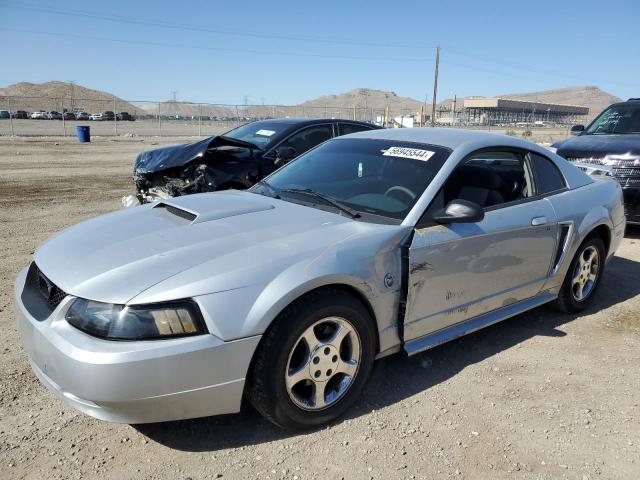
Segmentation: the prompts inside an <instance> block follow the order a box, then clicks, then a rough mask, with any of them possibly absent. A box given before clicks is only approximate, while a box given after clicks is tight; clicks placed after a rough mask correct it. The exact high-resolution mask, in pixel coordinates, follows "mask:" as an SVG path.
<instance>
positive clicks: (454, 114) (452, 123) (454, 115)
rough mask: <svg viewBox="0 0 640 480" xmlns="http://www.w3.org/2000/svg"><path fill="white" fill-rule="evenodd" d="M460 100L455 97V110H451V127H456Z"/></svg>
mask: <svg viewBox="0 0 640 480" xmlns="http://www.w3.org/2000/svg"><path fill="white" fill-rule="evenodd" d="M457 100H458V96H457V95H455V94H454V95H453V108H452V109H451V126H452V127H455V126H456V101H457Z"/></svg>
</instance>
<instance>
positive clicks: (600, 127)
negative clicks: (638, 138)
mask: <svg viewBox="0 0 640 480" xmlns="http://www.w3.org/2000/svg"><path fill="white" fill-rule="evenodd" d="M620 133H640V105H613V106H611V107H609V108H607V109H606V110H605V111H604V112H602V113H601V114H600V116H599V117H598V118H596V119H595V120H594V121H593V123H592V124H591V125H589V127H588V128H587V130H586V131H585V132H584V135H611V134H620Z"/></svg>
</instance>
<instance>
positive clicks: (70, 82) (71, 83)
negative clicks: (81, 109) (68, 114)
mask: <svg viewBox="0 0 640 480" xmlns="http://www.w3.org/2000/svg"><path fill="white" fill-rule="evenodd" d="M69 90H70V92H69V95H70V97H71V111H72V112H74V105H73V80H69ZM74 113H75V112H74Z"/></svg>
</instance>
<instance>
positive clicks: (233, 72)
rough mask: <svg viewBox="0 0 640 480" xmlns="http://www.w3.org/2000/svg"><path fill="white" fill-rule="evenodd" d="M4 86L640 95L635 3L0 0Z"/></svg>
mask: <svg viewBox="0 0 640 480" xmlns="http://www.w3.org/2000/svg"><path fill="white" fill-rule="evenodd" d="M0 18H1V19H2V22H1V23H0V42H1V45H2V53H0V86H6V85H8V84H11V83H16V82H20V81H29V82H44V81H48V80H63V81H68V80H73V81H75V82H76V83H78V84H80V85H83V86H87V87H90V88H96V89H99V90H105V91H109V92H112V93H114V94H116V95H118V96H120V97H123V98H126V99H130V100H164V99H167V98H170V96H171V92H172V91H173V90H176V91H177V97H178V98H179V99H181V100H191V101H203V102H220V103H242V102H243V99H244V97H245V95H246V96H247V97H248V99H249V101H252V102H254V103H262V102H264V103H267V104H270V103H280V104H293V103H298V102H301V101H304V100H307V99H311V98H315V97H317V96H319V95H322V94H333V93H342V92H345V91H348V90H351V89H353V88H356V87H368V88H375V89H381V90H392V91H395V92H396V93H397V94H398V95H402V96H410V97H414V98H417V99H420V100H422V99H424V97H425V94H426V95H428V98H429V99H431V94H432V89H433V58H434V47H435V46H436V45H440V46H441V47H442V53H441V63H440V80H439V87H440V88H439V95H438V97H439V99H443V98H446V97H451V96H453V94H457V95H458V96H466V95H486V96H491V95H498V94H501V93H517V92H527V91H535V90H545V89H551V88H559V87H567V86H575V85H597V86H599V87H601V88H603V89H604V90H607V91H608V92H610V93H612V94H615V95H618V96H620V97H622V98H627V97H631V96H640V55H639V52H640V28H639V25H640V1H638V0H629V1H615V0H614V1H608V2H604V1H602V0H599V1H590V0H581V1H560V0H556V1H546V0H536V1H535V2H520V1H513V0H511V1H491V0H486V1H438V2H433V1H432V2H428V1H419V2H408V1H406V2H402V1H397V0H396V1H392V0H390V1H386V2H382V1H377V0H371V1H366V2H365V1H362V2H360V1H358V2H356V1H345V0H342V1H331V0H325V1H322V2H310V1H300V0H298V1H267V0H261V1H252V2H249V1H242V0H236V1H233V2H229V1H225V2H217V1H187V0H183V1H181V2H176V1H165V0H156V1H133V0H128V1H126V0H111V1H100V2H99V1H90V0H85V1H78V0H66V1H64V2H54V1H51V0H42V1H38V0H26V1H21V0H0Z"/></svg>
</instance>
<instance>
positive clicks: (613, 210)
mask: <svg viewBox="0 0 640 480" xmlns="http://www.w3.org/2000/svg"><path fill="white" fill-rule="evenodd" d="M548 199H549V201H550V202H551V204H552V205H553V208H554V209H555V211H556V214H557V217H558V222H565V223H566V222H568V223H571V224H572V225H573V229H572V233H571V235H572V238H571V240H570V244H569V248H568V249H567V255H566V256H565V257H564V259H563V260H562V264H561V265H560V267H559V268H558V270H557V272H556V273H555V275H553V276H552V277H551V278H550V279H549V281H548V283H547V285H546V286H545V289H549V290H555V291H557V290H559V288H560V287H561V286H562V282H563V280H564V277H565V274H566V272H567V270H568V268H569V265H570V264H571V260H572V259H573V257H574V255H575V254H576V251H577V250H578V247H579V246H580V245H581V244H582V242H584V240H585V238H586V237H587V236H588V235H589V234H590V233H591V232H592V231H593V230H594V229H595V228H597V227H599V226H600V225H604V226H606V227H607V228H608V229H609V233H610V239H611V244H610V246H609V250H608V252H607V258H610V257H611V256H612V255H613V254H614V253H615V251H616V250H617V249H618V247H619V245H620V242H621V241H622V238H623V237H624V229H625V216H624V207H623V203H622V189H621V188H620V185H619V184H618V182H616V181H615V180H612V179H608V178H602V179H594V181H593V182H591V183H589V184H587V185H583V186H581V187H579V188H574V189H572V190H568V191H566V192H563V193H560V194H558V195H553V196H551V197H548Z"/></svg>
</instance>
